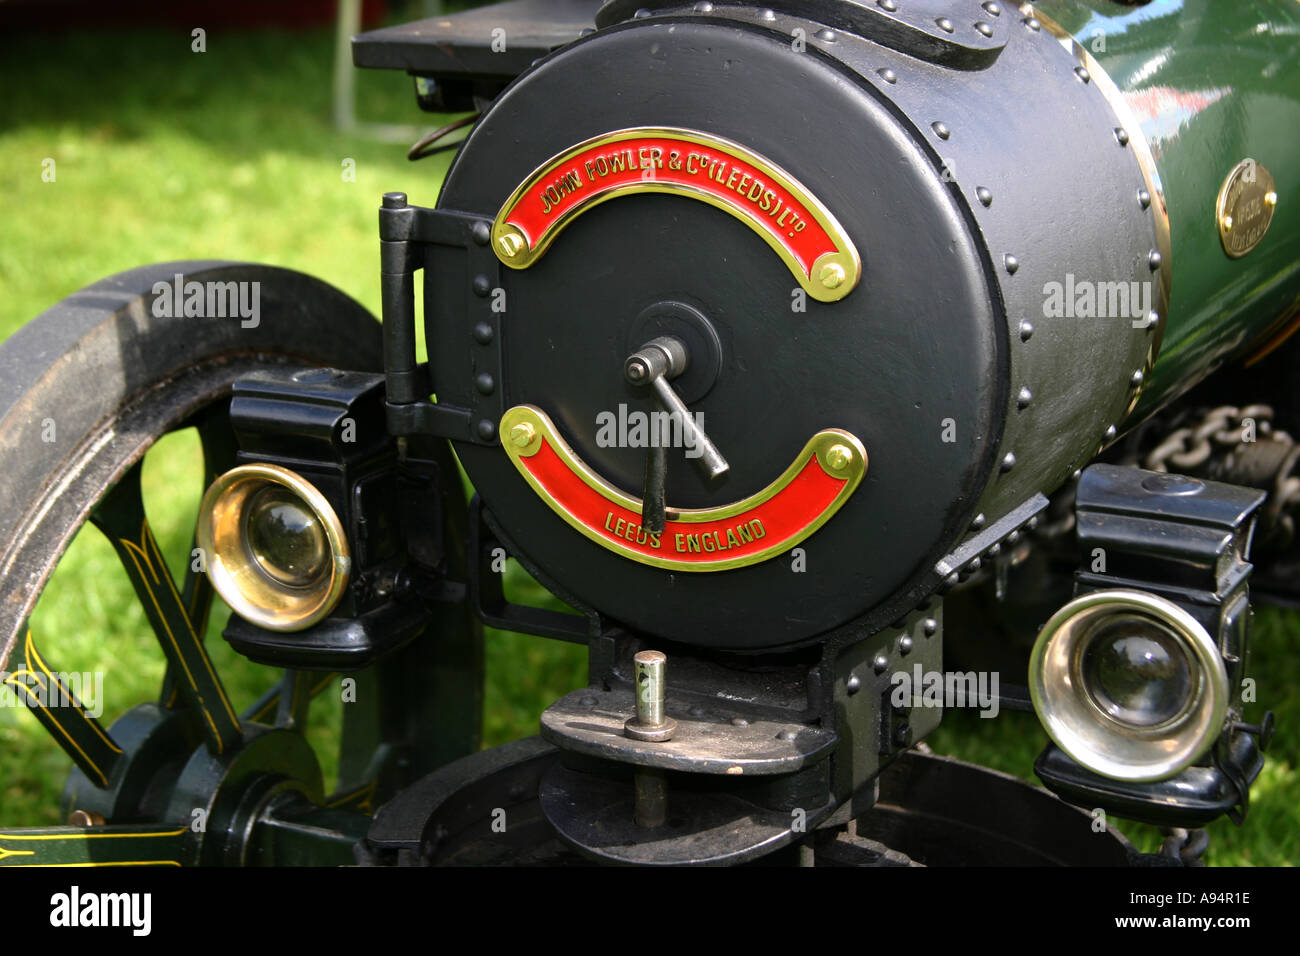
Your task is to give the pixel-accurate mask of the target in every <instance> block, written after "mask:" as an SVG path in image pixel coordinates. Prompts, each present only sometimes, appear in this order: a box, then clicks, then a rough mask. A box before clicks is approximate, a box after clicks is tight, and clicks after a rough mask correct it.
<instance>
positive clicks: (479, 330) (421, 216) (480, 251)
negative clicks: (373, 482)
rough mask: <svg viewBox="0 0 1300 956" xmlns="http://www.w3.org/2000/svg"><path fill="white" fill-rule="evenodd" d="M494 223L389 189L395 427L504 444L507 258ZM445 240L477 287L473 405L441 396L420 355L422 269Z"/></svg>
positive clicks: (385, 281)
mask: <svg viewBox="0 0 1300 956" xmlns="http://www.w3.org/2000/svg"><path fill="white" fill-rule="evenodd" d="M490 236H491V222H490V221H489V220H486V219H481V218H479V217H477V216H472V215H469V214H467V213H460V212H455V211H451V210H445V209H428V208H425V207H423V206H412V205H409V204H408V203H407V201H406V194H405V193H385V194H384V204H383V206H382V207H381V208H380V210H379V239H380V243H379V245H380V256H381V261H382V266H381V269H382V272H381V278H382V288H383V334H384V374H385V376H386V378H387V385H388V401H387V415H388V427H389V430H390V431H391V432H392V433H393V434H394V435H396V436H411V435H427V436H430V437H434V438H445V439H448V440H451V441H462V442H472V443H474V444H476V445H496V444H497V422H499V421H500V420H501V415H502V414H503V413H504V411H505V409H504V408H503V407H502V404H501V394H502V384H501V329H500V321H499V320H500V314H499V313H497V312H494V311H493V298H494V295H493V293H494V290H496V289H499V288H500V278H501V275H500V263H499V262H498V261H497V258H496V256H495V255H493V253H492V250H491V248H489V246H488V241H489V238H490ZM439 247H444V248H445V247H451V248H457V249H461V250H464V251H465V253H466V260H467V266H468V272H469V275H468V276H467V281H468V282H469V283H470V285H471V287H472V288H473V290H474V298H473V299H470V300H469V301H470V308H469V309H468V315H467V319H468V321H470V322H471V323H473V335H474V339H475V341H476V342H477V343H478V344H479V348H478V349H476V350H475V355H474V382H475V395H476V396H477V398H476V400H475V402H474V404H473V405H471V406H470V407H464V406H460V405H449V404H445V403H434V402H432V401H430V400H429V396H430V395H431V394H433V393H434V392H436V391H437V383H435V382H433V381H431V380H430V376H429V369H428V366H427V365H426V364H423V363H419V362H417V361H416V349H415V346H416V334H417V331H416V327H415V274H416V273H417V272H418V271H420V270H421V269H423V268H425V267H426V266H427V265H428V262H429V259H430V257H431V256H433V255H434V254H435V250H436V249H437V248H439Z"/></svg>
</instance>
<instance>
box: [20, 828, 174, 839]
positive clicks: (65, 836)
mask: <svg viewBox="0 0 1300 956" xmlns="http://www.w3.org/2000/svg"><path fill="white" fill-rule="evenodd" d="M184 832H185V827H180V828H179V829H176V830H159V831H157V832H153V833H0V840H127V839H130V840H135V839H138V838H139V837H174V836H180V835H181V834H182V833H184Z"/></svg>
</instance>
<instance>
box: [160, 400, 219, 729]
mask: <svg viewBox="0 0 1300 956" xmlns="http://www.w3.org/2000/svg"><path fill="white" fill-rule="evenodd" d="M225 412H226V407H225V405H224V403H222V404H220V405H218V406H217V407H214V408H209V409H207V410H205V411H204V412H202V413H201V415H200V416H199V418H198V420H197V421H196V422H195V429H196V430H197V431H198V433H199V443H200V445H201V447H202V449H203V489H202V490H207V487H208V485H210V484H211V483H212V482H213V481H215V480H216V479H217V478H218V477H219V476H220V475H221V474H222V473H224V472H226V471H228V470H229V469H230V468H233V467H234V465H235V449H236V444H235V434H234V432H233V431H232V430H231V428H230V420H229V418H227V416H226V414H225ZM198 546H199V543H198V538H197V537H195V536H191V538H190V561H189V563H188V564H187V565H186V569H185V583H184V584H183V585H182V586H181V604H182V605H183V606H184V607H185V612H186V614H188V615H189V619H190V621H191V622H192V623H193V625H194V632H195V633H196V634H197V635H198V638H199V640H200V641H202V640H204V638H205V637H206V636H207V632H208V617H209V616H210V614H211V612H212V599H213V597H214V595H215V592H214V591H213V590H212V582H211V580H210V579H209V578H208V576H207V574H206V573H205V572H204V571H203V570H201V569H200V568H201V565H200V563H199V562H197V561H195V560H194V555H195V552H196V550H197V548H198ZM182 700H183V698H182V697H181V694H180V688H179V686H178V684H177V681H176V675H175V672H174V670H173V668H172V665H171V664H170V663H169V664H168V665H167V673H166V675H165V676H164V677H163V686H162V693H161V695H160V698H159V703H161V704H162V705H163V706H164V707H166V708H168V709H173V708H175V707H176V706H177V704H179V703H180V702H181V701H182Z"/></svg>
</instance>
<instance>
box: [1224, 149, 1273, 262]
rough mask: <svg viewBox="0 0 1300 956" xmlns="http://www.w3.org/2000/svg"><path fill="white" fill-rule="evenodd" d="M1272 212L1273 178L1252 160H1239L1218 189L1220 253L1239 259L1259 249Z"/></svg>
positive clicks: (1271, 217) (1259, 164)
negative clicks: (1221, 248)
mask: <svg viewBox="0 0 1300 956" xmlns="http://www.w3.org/2000/svg"><path fill="white" fill-rule="evenodd" d="M1276 208H1277V187H1276V185H1275V184H1274V182H1273V174H1272V173H1270V172H1269V171H1268V170H1267V169H1266V168H1265V167H1264V166H1263V165H1262V164H1261V163H1257V162H1255V161H1254V160H1253V159H1243V160H1242V161H1241V162H1239V163H1238V164H1237V165H1236V166H1234V167H1233V168H1232V172H1230V173H1228V178H1227V179H1225V180H1224V181H1223V186H1222V187H1221V188H1220V189H1219V200H1218V204H1217V207H1216V209H1215V215H1216V216H1217V218H1218V221H1219V239H1221V240H1222V241H1223V251H1224V252H1226V253H1227V254H1228V255H1229V256H1231V257H1232V258H1233V259H1240V258H1241V257H1242V256H1244V255H1246V253H1248V252H1250V251H1251V250H1252V249H1254V248H1255V247H1256V246H1257V245H1259V243H1260V240H1261V239H1263V238H1264V233H1266V232H1268V227H1269V223H1271V222H1272V221H1273V210H1275V209H1276Z"/></svg>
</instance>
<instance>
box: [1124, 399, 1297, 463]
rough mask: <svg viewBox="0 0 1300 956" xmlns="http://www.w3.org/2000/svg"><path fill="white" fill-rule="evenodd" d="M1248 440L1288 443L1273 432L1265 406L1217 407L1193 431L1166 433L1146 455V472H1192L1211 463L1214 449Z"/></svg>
mask: <svg viewBox="0 0 1300 956" xmlns="http://www.w3.org/2000/svg"><path fill="white" fill-rule="evenodd" d="M1252 432H1253V435H1252V437H1251V439H1250V440H1258V439H1259V438H1261V437H1264V436H1272V437H1273V438H1274V439H1275V440H1285V441H1288V442H1289V441H1291V436H1289V435H1287V434H1286V433H1285V432H1274V431H1273V409H1272V408H1271V407H1270V406H1268V405H1247V406H1246V407H1245V408H1240V409H1239V408H1237V407H1236V406H1234V405H1220V406H1219V407H1218V408H1213V409H1210V411H1208V412H1206V413H1205V414H1204V415H1203V416H1202V418H1201V421H1200V423H1199V424H1197V425H1195V426H1194V427H1188V428H1179V429H1176V430H1175V431H1172V432H1170V433H1169V437H1167V438H1166V439H1165V440H1164V441H1162V442H1161V443H1160V444H1159V445H1157V446H1156V447H1155V449H1154V450H1153V451H1152V452H1151V453H1150V454H1149V455H1147V460H1146V462H1145V464H1144V467H1145V468H1146V469H1147V470H1148V471H1169V469H1170V466H1173V468H1174V469H1175V470H1177V471H1179V472H1188V471H1195V470H1196V469H1198V468H1200V467H1201V466H1202V465H1204V464H1205V463H1206V462H1207V461H1209V460H1210V456H1211V455H1213V454H1214V449H1215V446H1218V447H1219V448H1226V449H1232V448H1236V447H1237V446H1238V445H1240V444H1241V443H1242V442H1243V441H1246V440H1247V438H1246V436H1247V435H1248V434H1250V433H1252Z"/></svg>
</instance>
